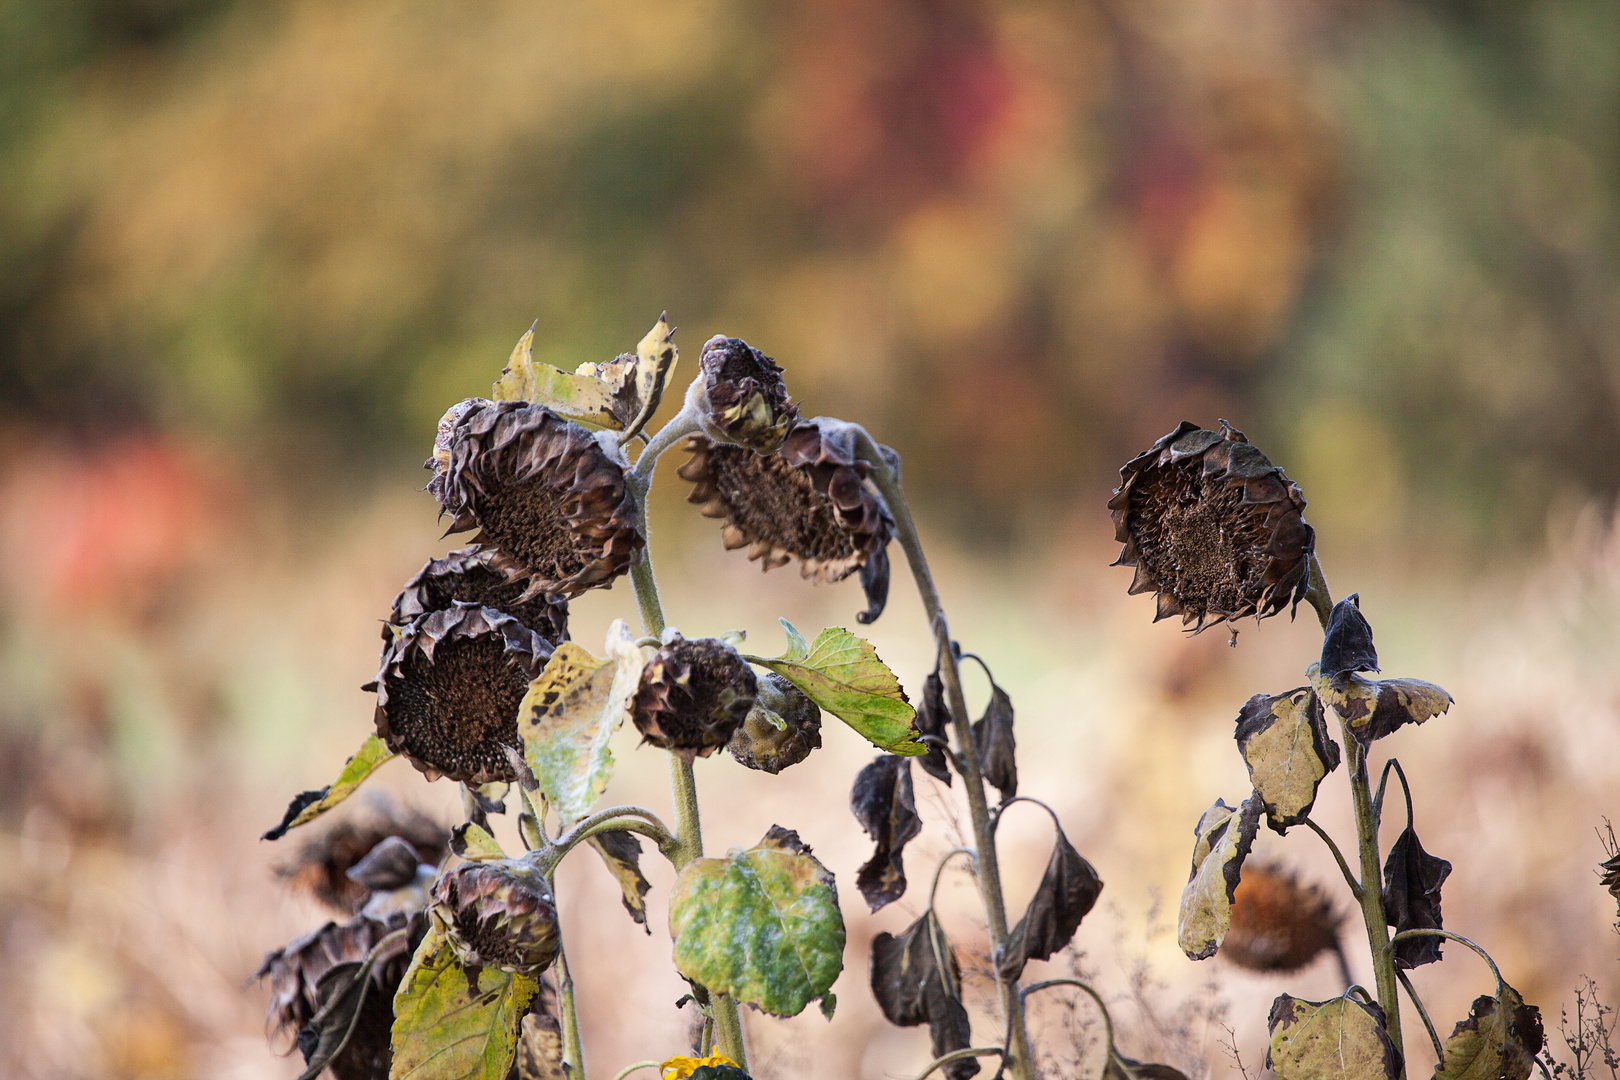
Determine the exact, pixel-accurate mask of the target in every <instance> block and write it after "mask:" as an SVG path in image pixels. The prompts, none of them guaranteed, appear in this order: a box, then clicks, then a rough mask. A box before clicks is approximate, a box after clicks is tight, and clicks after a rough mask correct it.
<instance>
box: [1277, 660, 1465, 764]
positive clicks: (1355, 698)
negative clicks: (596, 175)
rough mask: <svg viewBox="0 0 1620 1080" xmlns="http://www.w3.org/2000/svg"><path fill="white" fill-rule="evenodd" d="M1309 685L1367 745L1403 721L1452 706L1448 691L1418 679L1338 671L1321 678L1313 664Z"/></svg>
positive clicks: (1412, 721) (1416, 721)
mask: <svg viewBox="0 0 1620 1080" xmlns="http://www.w3.org/2000/svg"><path fill="white" fill-rule="evenodd" d="M1309 674H1310V675H1311V685H1312V686H1313V687H1314V688H1315V690H1316V693H1317V695H1318V696H1320V697H1321V699H1322V702H1323V704H1325V705H1327V706H1328V707H1329V708H1331V709H1332V710H1333V711H1334V712H1335V713H1336V714H1338V716H1339V717H1340V718H1341V719H1343V720H1344V724H1345V727H1346V728H1347V729H1349V731H1350V734H1351V735H1354V736H1355V738H1356V741H1357V742H1359V743H1360V744H1361V745H1362V746H1367V745H1368V744H1370V743H1371V742H1372V741H1373V740H1374V739H1382V738H1383V737H1384V736H1385V735H1388V734H1390V733H1391V732H1393V731H1395V730H1397V729H1398V728H1400V727H1402V726H1403V725H1406V724H1421V723H1423V722H1424V721H1425V720H1428V719H1429V718H1430V717H1434V716H1439V715H1440V714H1441V713H1443V712H1445V711H1446V710H1447V709H1449V708H1451V695H1450V694H1448V693H1446V692H1445V691H1444V690H1443V689H1441V688H1440V687H1438V686H1436V685H1434V683H1431V682H1424V681H1423V680H1421V679H1384V680H1382V681H1380V680H1377V679H1368V678H1365V677H1363V676H1361V675H1341V676H1339V677H1338V678H1336V679H1324V678H1322V677H1321V674H1320V672H1319V670H1318V669H1317V667H1316V666H1315V665H1312V666H1311V669H1310V671H1309Z"/></svg>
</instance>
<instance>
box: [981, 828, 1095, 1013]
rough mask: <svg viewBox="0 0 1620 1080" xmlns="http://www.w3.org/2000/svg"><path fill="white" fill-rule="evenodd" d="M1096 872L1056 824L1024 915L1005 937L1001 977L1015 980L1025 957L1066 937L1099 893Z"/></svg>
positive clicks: (1047, 952) (1046, 952) (1054, 947)
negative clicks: (1048, 854)
mask: <svg viewBox="0 0 1620 1080" xmlns="http://www.w3.org/2000/svg"><path fill="white" fill-rule="evenodd" d="M1102 888H1103V883H1102V878H1100V877H1098V876H1097V871H1096V870H1095V869H1093V868H1092V865H1091V863H1089V862H1087V861H1086V858H1085V856H1083V855H1081V854H1080V853H1079V852H1078V851H1076V850H1075V849H1074V845H1073V844H1071V843H1069V838H1068V837H1067V836H1065V835H1063V830H1062V829H1059V830H1058V834H1057V842H1056V843H1054V844H1053V845H1052V856H1051V858H1050V859H1048V860H1047V862H1046V873H1044V874H1042V875H1041V883H1040V885H1039V886H1038V887H1037V888H1036V889H1035V895H1034V896H1032V897H1031V898H1030V901H1029V907H1028V908H1027V909H1025V911H1024V917H1023V918H1021V919H1019V920H1018V925H1017V926H1015V927H1013V930H1012V933H1011V934H1009V935H1008V937H1007V951H1006V952H1005V953H1003V954H1002V958H1001V977H1002V978H1003V979H1005V980H1007V981H1009V982H1011V981H1013V980H1016V979H1017V978H1018V976H1019V975H1020V974H1021V973H1022V972H1023V970H1024V965H1025V964H1027V963H1029V961H1031V960H1045V959H1047V958H1048V957H1050V956H1051V955H1052V954H1053V953H1055V952H1057V951H1058V950H1059V949H1061V948H1063V947H1064V946H1065V945H1067V944H1068V943H1069V939H1070V938H1072V937H1074V932H1075V931H1076V930H1078V929H1080V921H1081V920H1082V919H1084V918H1085V917H1086V915H1087V913H1089V912H1090V911H1091V909H1092V908H1093V907H1094V906H1095V905H1096V903H1097V897H1098V896H1099V895H1101V894H1102Z"/></svg>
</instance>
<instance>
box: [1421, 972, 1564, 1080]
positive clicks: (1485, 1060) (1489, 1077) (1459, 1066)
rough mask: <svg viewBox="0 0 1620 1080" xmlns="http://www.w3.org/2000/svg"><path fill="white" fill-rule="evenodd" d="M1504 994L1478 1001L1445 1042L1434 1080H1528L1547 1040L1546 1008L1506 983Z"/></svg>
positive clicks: (1486, 996) (1503, 986) (1481, 997)
mask: <svg viewBox="0 0 1620 1080" xmlns="http://www.w3.org/2000/svg"><path fill="white" fill-rule="evenodd" d="M1499 992H1500V994H1501V997H1500V998H1494V997H1490V996H1489V995H1481V996H1479V997H1477V998H1475V999H1474V1007H1473V1008H1472V1009H1470V1010H1469V1013H1468V1019H1466V1020H1462V1021H1459V1022H1458V1024H1457V1026H1456V1027H1455V1028H1453V1029H1452V1031H1451V1037H1450V1038H1448V1039H1447V1040H1446V1045H1445V1056H1444V1057H1443V1058H1442V1059H1441V1060H1440V1062H1439V1064H1437V1065H1436V1066H1435V1067H1434V1080H1527V1077H1529V1075H1530V1070H1531V1068H1532V1067H1533V1065H1534V1062H1535V1057H1536V1055H1537V1054H1539V1053H1540V1052H1541V1046H1542V1043H1543V1041H1544V1035H1543V1033H1542V1030H1541V1010H1540V1009H1538V1008H1536V1007H1535V1006H1534V1005H1526V1004H1525V1002H1524V999H1523V998H1522V997H1520V996H1519V992H1518V991H1517V990H1515V989H1513V987H1511V986H1509V985H1508V984H1507V983H1502V984H1501V987H1500V991H1499Z"/></svg>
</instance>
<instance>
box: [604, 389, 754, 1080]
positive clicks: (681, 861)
mask: <svg viewBox="0 0 1620 1080" xmlns="http://www.w3.org/2000/svg"><path fill="white" fill-rule="evenodd" d="M687 399H688V403H687V406H686V407H685V408H683V409H682V410H681V411H680V412H679V413H678V414H676V415H675V416H674V417H673V418H671V419H670V421H669V422H668V423H667V424H665V425H664V426H663V427H662V428H661V429H659V432H658V434H656V435H654V436H653V438H652V441H651V442H650V443H648V444H647V448H646V449H645V450H643V451H642V452H641V456H640V457H639V458H637V459H636V467H635V468H634V469H633V470H632V471H631V472H630V475H629V476H628V477H626V482H627V483H628V484H629V486H630V491H631V493H632V494H633V495H634V496H635V500H636V509H637V510H638V511H639V512H640V517H641V528H642V532H643V535H645V533H646V530H647V489H648V488H649V487H651V486H652V475H653V470H654V469H655V468H656V467H657V465H658V457H659V455H661V454H662V453H663V452H664V451H665V450H668V449H669V448H670V447H672V446H674V445H675V444H676V442H678V441H679V440H681V439H683V438H685V437H686V436H687V435H690V434H691V433H692V432H694V431H697V430H698V426H699V425H698V419H697V410H696V407H695V406H694V405H693V403H692V393H691V391H690V390H689V391H688V393H687ZM630 582H631V584H632V585H634V586H635V590H636V604H637V605H638V606H639V607H640V608H641V625H642V627H643V629H644V630H645V632H646V633H647V635H648V636H650V637H658V636H660V635H662V634H663V632H664V607H663V604H662V602H661V601H660V600H659V598H658V579H657V577H656V576H654V574H653V566H652V554H651V552H650V551H649V550H648V549H647V548H645V547H643V548H642V550H641V552H640V553H639V554H638V555H637V556H636V558H635V559H633V560H632V561H631V563H630ZM669 792H670V799H671V801H672V802H673V803H674V806H675V837H676V840H677V841H678V848H677V851H676V855H675V857H674V858H673V859H672V860H671V861H673V862H674V863H675V867H676V869H677V870H679V869H680V868H681V867H682V866H685V865H686V864H687V863H689V862H691V861H692V860H693V859H700V858H702V857H703V826H702V824H701V822H700V820H699V818H698V799H697V780H696V778H694V777H693V775H692V763H691V762H690V761H687V760H686V759H685V758H683V757H681V756H680V755H678V754H670V755H669ZM709 1006H710V1011H711V1013H712V1015H713V1018H714V1028H715V1034H716V1036H717V1038H718V1040H719V1043H720V1052H721V1053H722V1054H724V1055H726V1057H728V1058H730V1059H731V1060H732V1061H735V1062H736V1063H737V1064H738V1066H740V1067H741V1068H742V1069H743V1070H744V1071H747V1069H748V1052H747V1050H746V1048H745V1047H744V1046H743V1035H742V1018H741V1017H740V1016H738V1014H737V1002H736V1000H735V999H733V998H732V997H731V996H730V995H729V994H720V993H713V992H711V993H710V994H709Z"/></svg>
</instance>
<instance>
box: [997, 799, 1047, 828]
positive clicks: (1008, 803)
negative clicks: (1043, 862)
mask: <svg viewBox="0 0 1620 1080" xmlns="http://www.w3.org/2000/svg"><path fill="white" fill-rule="evenodd" d="M1021 802H1027V803H1034V804H1035V805H1036V806H1038V807H1040V808H1041V809H1042V810H1045V811H1046V814H1047V816H1048V817H1050V818H1051V819H1052V827H1053V828H1054V829H1056V830H1057V831H1058V832H1060V833H1061V832H1062V831H1063V822H1061V821H1059V820H1058V816H1057V811H1056V810H1054V809H1052V808H1051V807H1050V806H1048V805H1047V804H1046V803H1044V802H1042V801H1041V800H1040V799H1037V798H1036V797H1035V796H1033V795H1014V796H1013V797H1012V798H1010V799H1007V800H1005V801H1003V802H1002V804H1001V805H1000V806H998V807H996V808H995V809H993V810H991V811H990V828H991V830H992V831H994V830H996V829H999V828H1001V815H1002V814H1004V813H1006V812H1007V807H1009V806H1011V805H1012V804H1013V803H1021Z"/></svg>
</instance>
